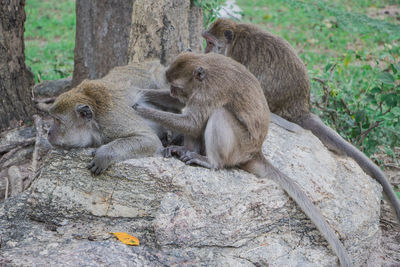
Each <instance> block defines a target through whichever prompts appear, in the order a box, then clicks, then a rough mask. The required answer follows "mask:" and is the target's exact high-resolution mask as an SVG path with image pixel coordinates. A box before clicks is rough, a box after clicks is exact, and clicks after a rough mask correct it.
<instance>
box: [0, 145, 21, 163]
mask: <svg viewBox="0 0 400 267" xmlns="http://www.w3.org/2000/svg"><path fill="white" fill-rule="evenodd" d="M20 148H21V147H15V148H13V149H11V150H10V151H8V152H7V153H6V154H4V155H3V156H2V157H1V159H0V166H1V165H2V164H4V162H6V161H7V160H9V159H10V158H11V157H12V156H14V154H15V153H16V152H17V151H18V150H19V149H20Z"/></svg>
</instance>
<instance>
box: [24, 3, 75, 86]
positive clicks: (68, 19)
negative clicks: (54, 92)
mask: <svg viewBox="0 0 400 267" xmlns="http://www.w3.org/2000/svg"><path fill="white" fill-rule="evenodd" d="M25 12H26V21H25V56H26V64H27V65H28V66H29V67H30V68H31V69H32V71H33V73H34V74H35V79H36V82H38V81H41V80H54V79H60V78H64V77H67V76H71V75H72V72H73V66H74V54H73V53H74V46H75V1H73V0H47V1H41V0H27V1H26V6H25Z"/></svg>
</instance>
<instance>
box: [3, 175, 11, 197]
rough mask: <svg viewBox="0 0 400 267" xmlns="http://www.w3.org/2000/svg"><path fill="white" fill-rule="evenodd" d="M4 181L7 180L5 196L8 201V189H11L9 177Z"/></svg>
mask: <svg viewBox="0 0 400 267" xmlns="http://www.w3.org/2000/svg"><path fill="white" fill-rule="evenodd" d="M4 180H6V192H5V195H4V199H7V198H8V187H9V185H10V183H9V181H8V178H7V177H4Z"/></svg>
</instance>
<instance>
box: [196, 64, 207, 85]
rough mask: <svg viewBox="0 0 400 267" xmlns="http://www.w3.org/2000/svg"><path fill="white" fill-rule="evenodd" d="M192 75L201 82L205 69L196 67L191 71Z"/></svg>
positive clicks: (204, 75)
mask: <svg viewBox="0 0 400 267" xmlns="http://www.w3.org/2000/svg"><path fill="white" fill-rule="evenodd" d="M193 76H194V78H195V79H196V80H198V81H200V82H202V81H203V80H204V79H205V78H206V71H205V69H203V67H197V68H196V69H195V70H194V72H193Z"/></svg>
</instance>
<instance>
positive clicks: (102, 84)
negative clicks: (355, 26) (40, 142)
mask: <svg viewBox="0 0 400 267" xmlns="http://www.w3.org/2000/svg"><path fill="white" fill-rule="evenodd" d="M132 68H133V67H132V66H124V67H118V68H114V69H113V70H112V71H111V72H110V73H109V74H107V75H106V76H105V77H104V78H102V79H99V80H85V81H83V82H82V83H81V84H80V85H78V86H77V87H75V88H73V89H71V90H70V91H68V92H65V93H63V94H61V95H60V96H59V97H58V98H57V99H56V101H55V102H54V104H53V105H52V106H51V108H50V110H49V113H50V115H51V116H52V117H53V119H54V122H53V125H52V126H51V128H50V130H49V132H48V140H49V142H50V143H51V144H52V145H55V146H61V147H65V148H72V147H96V148H97V149H96V151H95V153H94V158H93V160H92V161H91V162H90V164H89V166H88V168H89V169H90V170H91V171H92V172H93V173H94V174H100V173H101V172H103V171H104V170H105V169H106V168H107V167H108V166H109V165H111V164H112V163H115V162H119V161H123V160H125V159H129V158H135V157H145V156H152V155H154V154H155V153H156V152H157V151H159V150H161V148H162V145H161V142H160V140H159V138H158V137H157V135H156V134H155V133H154V132H153V131H152V129H151V128H150V127H149V126H148V125H147V123H146V122H145V120H144V119H143V118H141V117H140V116H138V115H137V114H136V112H135V111H134V110H133V109H132V107H131V106H132V104H133V103H136V102H137V99H138V98H139V97H140V94H139V90H138V89H137V88H135V87H134V85H136V84H139V85H146V84H145V83H149V81H150V82H151V80H149V79H147V78H145V77H144V78H143V80H142V81H141V80H140V79H136V78H135V80H132V78H129V77H132V75H129V74H132V71H133V70H137V69H135V68H133V69H132ZM135 77H137V76H135Z"/></svg>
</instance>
